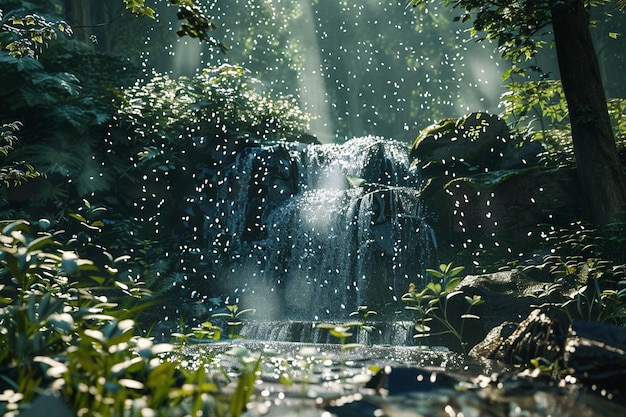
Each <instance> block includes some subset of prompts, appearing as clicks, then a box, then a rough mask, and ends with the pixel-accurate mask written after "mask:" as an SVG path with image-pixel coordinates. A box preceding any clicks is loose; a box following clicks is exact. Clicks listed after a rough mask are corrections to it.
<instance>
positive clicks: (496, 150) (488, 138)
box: [410, 113, 543, 178]
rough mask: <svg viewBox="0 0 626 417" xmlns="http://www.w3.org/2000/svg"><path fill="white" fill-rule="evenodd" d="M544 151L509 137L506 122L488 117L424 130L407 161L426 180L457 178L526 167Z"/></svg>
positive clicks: (470, 117)
mask: <svg viewBox="0 0 626 417" xmlns="http://www.w3.org/2000/svg"><path fill="white" fill-rule="evenodd" d="M542 151H543V148H542V147H541V146H540V145H539V144H537V143H525V144H524V146H522V140H521V139H519V138H517V137H516V136H514V135H512V134H511V131H510V130H509V128H508V126H507V124H506V122H505V121H504V120H502V119H500V118H499V117H498V116H494V115H490V114H487V113H471V114H468V115H467V116H464V117H461V118H458V119H445V120H442V121H440V122H437V123H435V124H433V125H431V126H429V127H427V128H426V129H424V130H423V131H422V132H421V133H420V134H419V136H418V137H417V138H416V139H415V141H414V142H413V145H412V147H411V153H410V158H411V160H412V161H413V163H415V164H416V165H417V166H418V167H419V168H420V169H421V170H422V172H423V173H424V175H425V176H426V177H429V178H430V177H435V176H440V175H443V176H446V177H451V178H455V177H459V176H464V175H473V174H476V173H483V172H489V171H493V170H499V169H511V168H521V167H525V166H526V167H527V166H529V165H530V164H534V163H536V161H537V155H538V154H539V153H540V152H542Z"/></svg>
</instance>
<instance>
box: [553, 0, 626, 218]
mask: <svg viewBox="0 0 626 417" xmlns="http://www.w3.org/2000/svg"><path fill="white" fill-rule="evenodd" d="M588 12H589V11H588V10H587V9H586V8H585V6H584V1H583V0H570V1H561V2H558V3H555V4H554V5H553V7H552V25H553V29H554V40H555V45H556V52H557V57H558V62H559V69H560V72H561V81H562V83H563V91H564V93H565V98H566V100H567V106H568V109H569V116H570V122H571V125H572V141H573V145H574V156H575V158H576V166H577V170H578V176H579V178H580V182H581V187H582V190H583V193H584V194H585V196H584V197H585V199H586V201H587V206H588V208H589V210H590V214H591V217H592V220H593V221H594V222H595V223H596V224H598V225H600V226H604V225H607V224H609V223H611V222H613V221H616V220H618V215H619V214H620V212H621V211H623V210H624V208H625V206H626V185H625V180H624V170H623V168H622V165H621V162H620V159H619V155H618V152H617V146H616V144H615V137H614V135H613V129H612V128H611V121H610V119H609V114H608V109H607V106H606V96H605V94H604V88H603V86H602V80H601V77H600V69H599V66H598V59H597V56H596V53H595V49H594V46H593V42H592V40H591V33H590V31H589V14H588Z"/></svg>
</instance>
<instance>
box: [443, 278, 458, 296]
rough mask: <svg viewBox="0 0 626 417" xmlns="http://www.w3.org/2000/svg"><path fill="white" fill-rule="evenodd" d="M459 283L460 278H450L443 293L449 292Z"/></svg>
mask: <svg viewBox="0 0 626 417" xmlns="http://www.w3.org/2000/svg"><path fill="white" fill-rule="evenodd" d="M460 283H461V278H452V279H451V280H450V281H448V282H447V283H446V289H445V292H448V293H449V292H451V291H453V290H454V289H455V288H456V287H458V286H459V284H460Z"/></svg>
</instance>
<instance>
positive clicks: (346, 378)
mask: <svg viewBox="0 0 626 417" xmlns="http://www.w3.org/2000/svg"><path fill="white" fill-rule="evenodd" d="M184 354H185V355H186V357H187V358H188V362H187V363H188V366H190V367H194V366H200V364H206V363H207V362H210V363H211V366H213V367H214V369H216V367H217V368H219V369H220V370H221V371H222V374H223V375H228V376H229V377H230V380H229V379H228V378H225V379H224V381H223V382H224V385H223V392H224V393H225V394H226V397H228V396H229V395H232V394H233V393H234V392H235V390H236V389H237V385H236V384H237V377H238V375H240V374H241V372H242V371H245V368H246V367H247V366H250V364H252V363H256V361H257V360H259V358H260V363H261V364H262V366H261V368H260V372H259V374H258V379H257V381H256V383H255V385H254V393H253V395H252V397H251V399H250V402H249V403H248V406H247V409H246V411H245V413H244V414H243V415H244V416H248V417H251V416H270V417H271V416H281V417H289V416H320V417H332V416H338V417H353V416H354V417H357V416H374V417H384V416H390V417H419V416H424V417H426V416H428V417H430V416H442V417H443V416H445V417H473V416H476V417H477V416H497V417H500V416H503V417H504V416H506V417H530V416H542V417H548V416H551V417H557V416H561V417H564V416H576V417H581V416H582V417H596V416H597V417H600V416H603V417H607V416H608V417H613V416H615V417H618V416H619V417H622V416H624V415H626V407H625V406H624V404H623V403H620V398H618V395H617V392H616V391H614V392H613V391H608V390H603V389H601V388H599V387H587V386H584V385H582V384H580V383H578V382H577V381H575V380H574V379H573V378H565V379H562V380H559V381H555V380H551V379H550V378H547V377H543V376H540V375H539V374H538V373H537V372H530V371H519V370H515V369H507V368H506V367H504V366H502V365H501V364H498V363H495V362H491V361H477V360H474V359H469V358H464V357H463V356H461V355H459V354H457V353H454V352H450V351H448V350H447V349H445V348H422V347H410V346H399V347H398V346H387V345H372V346H365V345H346V346H343V347H342V346H341V345H338V344H309V343H294V342H266V341H254V340H241V341H237V342H236V343H235V342H228V343H210V344H195V345H190V346H187V347H186V348H185V350H184ZM207 358H209V359H207Z"/></svg>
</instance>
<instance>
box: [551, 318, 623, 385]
mask: <svg viewBox="0 0 626 417" xmlns="http://www.w3.org/2000/svg"><path fill="white" fill-rule="evenodd" d="M563 360H564V362H565V366H567V367H568V368H569V369H570V372H571V373H572V374H573V375H574V376H576V377H578V378H579V379H582V380H584V381H586V382H592V383H601V384H603V385H608V386H622V387H623V385H624V380H625V378H626V329H624V328H623V327H618V326H614V325H611V324H608V323H601V322H590V321H583V320H573V321H572V324H571V326H570V328H569V332H568V334H567V339H566V341H565V349H564V358H563Z"/></svg>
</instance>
